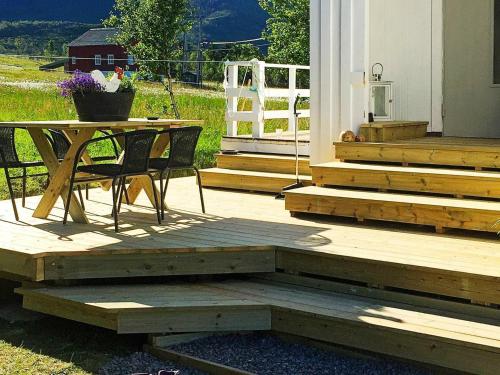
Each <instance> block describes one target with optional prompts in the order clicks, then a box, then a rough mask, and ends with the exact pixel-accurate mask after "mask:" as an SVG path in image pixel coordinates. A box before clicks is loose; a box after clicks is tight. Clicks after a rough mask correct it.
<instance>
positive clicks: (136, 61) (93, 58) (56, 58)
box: [0, 54, 226, 65]
mask: <svg viewBox="0 0 500 375" xmlns="http://www.w3.org/2000/svg"><path fill="white" fill-rule="evenodd" d="M0 57H15V58H28V59H40V60H63V59H64V60H68V61H70V60H72V59H76V60H95V57H76V56H75V57H73V56H71V57H68V56H36V55H35V56H33V55H16V54H0ZM103 61H106V59H105V58H104V59H103ZM114 61H127V62H128V61H129V59H116V58H115V59H114ZM141 62H168V63H179V64H182V63H213V64H224V63H225V62H226V61H222V60H221V61H217V60H154V59H134V62H133V64H129V65H135V64H136V63H141Z"/></svg>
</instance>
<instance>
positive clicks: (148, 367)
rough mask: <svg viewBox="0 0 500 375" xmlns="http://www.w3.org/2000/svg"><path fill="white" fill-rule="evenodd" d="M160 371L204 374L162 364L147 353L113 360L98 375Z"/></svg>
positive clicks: (126, 374) (171, 364)
mask: <svg viewBox="0 0 500 375" xmlns="http://www.w3.org/2000/svg"><path fill="white" fill-rule="evenodd" d="M160 370H167V371H170V370H178V371H179V375H205V373H204V372H201V371H198V370H193V369H188V368H182V367H179V366H177V365H175V364H173V363H168V362H162V361H160V360H159V359H157V358H156V357H153V356H152V355H150V354H147V353H134V354H132V355H130V356H128V357H117V358H114V359H112V360H111V361H110V362H108V363H107V364H105V365H104V366H103V367H102V368H101V369H100V370H99V375H131V374H136V373H147V374H154V375H156V374H158V372H159V371H160Z"/></svg>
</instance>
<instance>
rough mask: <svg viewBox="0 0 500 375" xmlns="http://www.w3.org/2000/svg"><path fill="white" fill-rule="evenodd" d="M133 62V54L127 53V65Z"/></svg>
mask: <svg viewBox="0 0 500 375" xmlns="http://www.w3.org/2000/svg"><path fill="white" fill-rule="evenodd" d="M134 64H135V59H134V55H128V56H127V65H134Z"/></svg>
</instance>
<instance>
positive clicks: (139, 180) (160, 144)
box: [127, 134, 170, 206]
mask: <svg viewBox="0 0 500 375" xmlns="http://www.w3.org/2000/svg"><path fill="white" fill-rule="evenodd" d="M169 144H170V136H169V135H168V134H162V135H161V136H159V137H158V139H157V140H156V142H155V144H154V145H153V148H152V149H151V157H152V158H159V157H161V156H162V155H163V153H164V152H165V150H166V149H167V147H168V145H169ZM143 189H144V191H145V192H146V194H147V196H148V198H149V200H150V201H151V204H152V205H153V206H155V203H154V202H155V198H154V192H153V188H152V186H151V180H150V179H149V177H147V176H146V177H144V176H140V177H136V178H134V179H133V180H132V182H131V183H130V186H129V188H128V190H127V192H128V197H129V199H130V203H134V202H135V201H136V200H137V198H138V197H139V194H140V193H141V191H142V190H143ZM157 193H158V196H159V197H160V196H161V195H159V194H160V193H159V191H158V190H157Z"/></svg>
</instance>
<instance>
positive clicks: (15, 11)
mask: <svg viewBox="0 0 500 375" xmlns="http://www.w3.org/2000/svg"><path fill="white" fill-rule="evenodd" d="M113 4H114V0H0V9H1V12H0V20H3V21H19V20H26V21H40V20H44V21H72V22H78V23H89V24H97V23H100V22H101V20H102V19H104V18H106V17H107V15H108V14H109V11H110V9H111V7H112V6H113ZM193 5H194V6H195V7H197V8H198V11H200V12H201V14H202V15H203V18H204V19H205V21H204V24H203V34H204V38H205V39H206V40H209V41H221V40H222V41H231V40H242V39H251V38H256V37H259V36H260V35H261V33H262V30H263V28H264V26H265V22H266V19H267V14H266V13H265V12H264V11H263V10H262V9H261V8H260V6H259V4H258V0H193Z"/></svg>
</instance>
